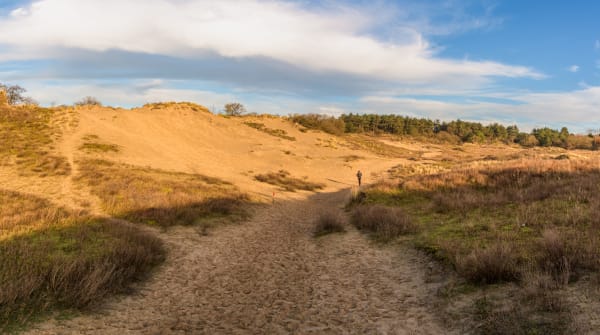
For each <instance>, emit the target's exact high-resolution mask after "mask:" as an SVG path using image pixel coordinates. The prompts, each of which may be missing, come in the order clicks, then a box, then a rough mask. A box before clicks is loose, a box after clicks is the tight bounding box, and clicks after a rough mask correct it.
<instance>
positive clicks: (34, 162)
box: [0, 105, 71, 176]
mask: <svg viewBox="0 0 600 335" xmlns="http://www.w3.org/2000/svg"><path fill="white" fill-rule="evenodd" d="M55 114H56V110H53V109H47V108H41V107H37V106H32V105H27V106H0V164H5V165H17V166H18V167H19V173H21V174H22V175H38V176H55V175H68V174H69V173H70V172H71V167H70V165H69V163H68V161H67V159H66V158H65V157H61V156H58V155H55V154H53V153H52V151H53V149H54V141H55V139H56V138H57V137H58V136H60V134H59V131H58V128H57V127H56V126H54V123H53V121H54V119H55V118H56V115H55Z"/></svg>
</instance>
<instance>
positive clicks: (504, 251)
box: [455, 243, 519, 284]
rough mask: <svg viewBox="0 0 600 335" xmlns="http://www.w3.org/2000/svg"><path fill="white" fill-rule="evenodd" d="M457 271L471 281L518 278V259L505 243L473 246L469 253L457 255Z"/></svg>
mask: <svg viewBox="0 0 600 335" xmlns="http://www.w3.org/2000/svg"><path fill="white" fill-rule="evenodd" d="M457 257H458V258H457V259H456V262H455V263H456V267H457V270H458V272H459V273H460V274H461V275H462V276H464V277H465V278H467V279H468V280H469V281H471V282H473V283H480V284H492V283H497V282H503V281H513V280H516V279H518V277H519V271H518V267H517V265H518V259H517V257H516V254H515V253H514V251H513V249H512V248H511V246H510V245H509V244H507V243H495V244H493V245H491V246H489V247H487V248H475V249H474V250H473V251H471V253H470V254H469V255H467V256H466V257H465V256H457Z"/></svg>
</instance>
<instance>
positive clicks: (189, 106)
mask: <svg viewBox="0 0 600 335" xmlns="http://www.w3.org/2000/svg"><path fill="white" fill-rule="evenodd" d="M143 108H147V109H150V110H155V109H158V110H160V109H166V108H174V109H180V110H193V111H195V112H205V113H210V111H209V110H208V108H206V107H204V106H201V105H198V104H196V103H193V102H185V101H183V102H174V101H168V102H155V103H149V104H145V105H144V106H143Z"/></svg>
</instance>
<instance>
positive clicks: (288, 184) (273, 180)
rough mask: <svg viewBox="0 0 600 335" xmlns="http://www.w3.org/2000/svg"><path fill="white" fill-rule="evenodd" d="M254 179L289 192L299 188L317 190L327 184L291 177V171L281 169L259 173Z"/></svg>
mask: <svg viewBox="0 0 600 335" xmlns="http://www.w3.org/2000/svg"><path fill="white" fill-rule="evenodd" d="M254 179H256V180H258V181H260V182H263V183H267V184H271V185H275V186H279V187H281V188H282V189H283V190H285V191H289V192H295V191H297V190H303V191H315V190H320V189H322V188H323V187H325V185H323V184H320V183H313V182H309V181H307V180H305V179H298V178H294V177H291V176H290V173H289V172H287V171H285V170H279V172H271V173H265V174H258V175H256V176H254Z"/></svg>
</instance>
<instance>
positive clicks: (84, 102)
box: [74, 96, 102, 106]
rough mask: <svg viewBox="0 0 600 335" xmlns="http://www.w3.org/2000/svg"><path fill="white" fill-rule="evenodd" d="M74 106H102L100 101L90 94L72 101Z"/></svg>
mask: <svg viewBox="0 0 600 335" xmlns="http://www.w3.org/2000/svg"><path fill="white" fill-rule="evenodd" d="M74 105H75V106H102V103H101V102H100V100H98V99H96V98H94V97H91V96H87V97H85V98H83V99H81V100H79V101H77V102H75V103H74Z"/></svg>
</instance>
